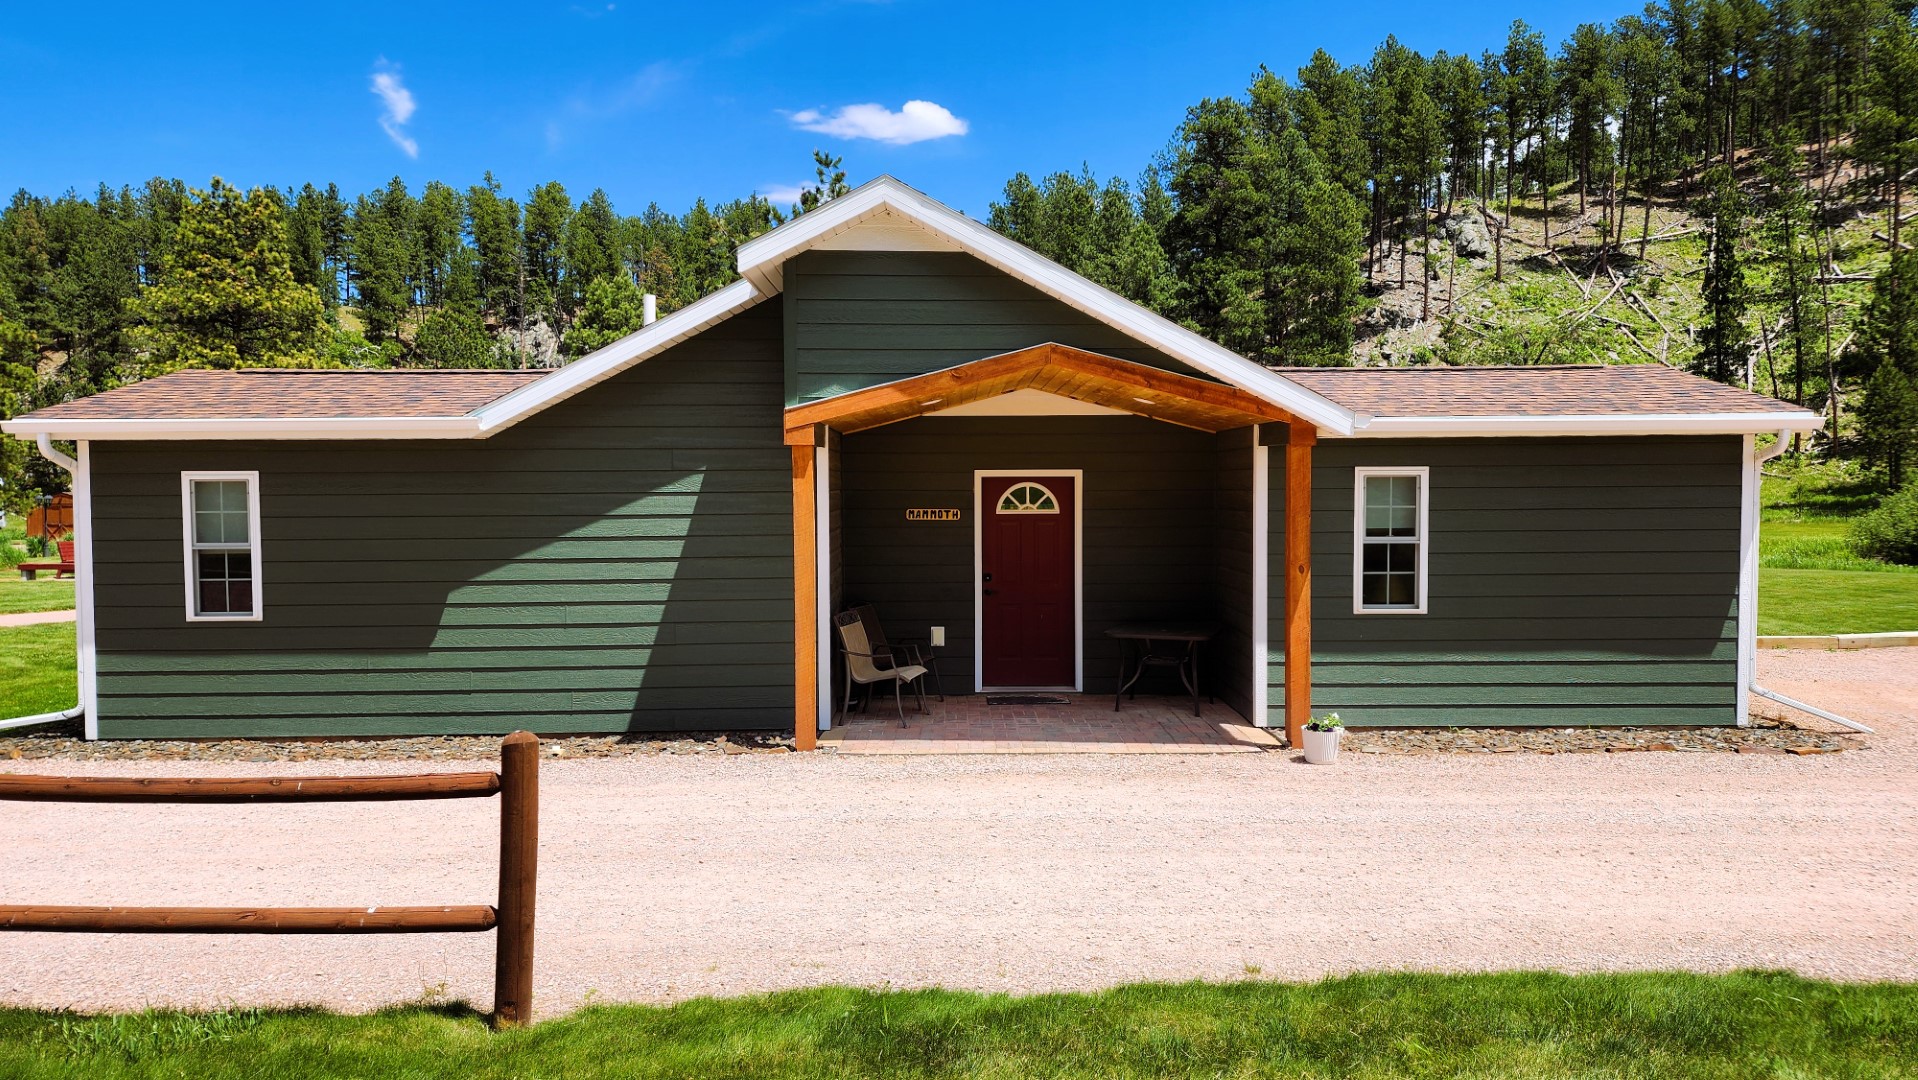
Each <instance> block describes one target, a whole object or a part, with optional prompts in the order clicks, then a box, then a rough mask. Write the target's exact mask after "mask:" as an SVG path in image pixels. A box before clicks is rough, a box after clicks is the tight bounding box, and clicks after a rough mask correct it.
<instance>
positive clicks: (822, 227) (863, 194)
mask: <svg viewBox="0 0 1918 1080" xmlns="http://www.w3.org/2000/svg"><path fill="white" fill-rule="evenodd" d="M887 212H891V213H893V214H897V215H899V216H901V217H904V218H907V219H909V220H911V221H912V222H914V223H915V224H917V225H919V226H920V227H921V228H924V229H926V230H928V231H930V232H932V233H934V234H935V235H938V236H941V237H943V238H945V239H947V240H949V241H951V242H952V243H955V244H957V245H959V247H961V248H962V249H964V250H965V251H966V252H968V253H969V254H971V255H973V256H974V257H976V258H978V259H980V260H981V261H983V262H985V263H987V264H988V265H991V266H993V267H996V268H997V269H999V270H1002V271H1004V272H1006V273H1008V274H1010V275H1012V276H1013V277H1016V278H1018V279H1019V280H1021V281H1024V282H1025V283H1026V284H1028V285H1031V286H1033V287H1034V288H1037V289H1039V290H1040V291H1041V292H1044V293H1046V294H1047V295H1049V296H1051V297H1053V298H1054V299H1057V300H1060V301H1062V302H1064V303H1066V304H1068V305H1070V306H1071V307H1074V308H1077V309H1078V310H1080V311H1082V312H1084V313H1086V314H1087V315H1090V316H1092V317H1093V318H1095V319H1098V320H1099V321H1100V322H1103V323H1105V324H1106V325H1108V326H1111V327H1113V328H1115V329H1118V330H1121V331H1124V332H1125V333H1126V334H1127V335H1129V336H1130V337H1132V338H1133V339H1134V340H1137V341H1139V342H1141V343H1143V344H1146V345H1150V346H1152V347H1153V348H1155V349H1158V350H1159V351H1161V352H1164V353H1166V354H1167V355H1169V356H1173V357H1175V358H1177V359H1179V360H1181V361H1183V362H1185V363H1187V364H1190V365H1191V366H1192V367H1194V368H1195V369H1197V370H1199V371H1203V372H1205V373H1206V374H1208V375H1211V376H1213V377H1215V378H1218V379H1222V380H1224V381H1225V382H1227V383H1229V384H1231V385H1233V386H1236V387H1238V388H1239V389H1241V390H1244V391H1246V392H1247V393H1250V394H1256V395H1258V396H1259V397H1261V398H1263V399H1265V400H1266V401H1269V402H1271V403H1272V404H1274V405H1277V406H1278V407H1280V408H1282V409H1284V410H1286V411H1287V412H1290V413H1292V414H1293V415H1295V416H1298V417H1300V418H1301V419H1303V420H1306V421H1308V422H1309V423H1311V424H1313V425H1314V426H1315V427H1317V428H1319V429H1320V430H1321V431H1323V432H1325V433H1327V434H1337V435H1349V434H1351V433H1352V432H1353V430H1354V429H1356V428H1357V427H1359V426H1360V425H1361V418H1360V417H1359V416H1358V415H1357V414H1356V413H1354V412H1352V411H1351V410H1350V409H1346V408H1344V407H1343V406H1340V405H1338V404H1336V403H1334V402H1333V401H1331V400H1330V399H1328V398H1325V397H1322V396H1320V395H1319V394H1316V393H1314V392H1312V391H1310V390H1307V389H1306V388H1305V387H1303V386H1300V385H1299V384H1298V383H1295V382H1293V381H1291V380H1290V379H1287V378H1285V377H1284V376H1282V375H1279V374H1277V373H1276V372H1273V371H1271V370H1269V369H1267V368H1265V367H1263V366H1261V365H1259V364H1255V363H1253V362H1252V361H1250V360H1247V359H1246V358H1245V357H1243V356H1240V355H1239V354H1237V353H1235V352H1232V351H1231V350H1230V349H1227V348H1225V347H1224V346H1221V345H1218V344H1216V343H1214V342H1212V341H1208V340H1207V339H1205V338H1204V337H1201V336H1200V335H1198V334H1195V333H1193V332H1192V331H1190V330H1187V329H1186V328H1185V327H1183V326H1180V325H1178V324H1177V323H1174V322H1172V321H1171V320H1169V319H1166V318H1163V317H1162V316H1159V315H1155V314H1153V313H1152V312H1150V311H1147V310H1146V309H1145V308H1142V307H1140V306H1139V305H1137V304H1135V303H1133V302H1132V301H1130V300H1127V299H1126V298H1125V297H1122V296H1120V295H1119V294H1118V293H1115V292H1113V291H1111V290H1110V289H1107V288H1105V287H1104V286H1101V285H1096V284H1094V283H1092V282H1091V281H1088V280H1086V279H1085V278H1083V277H1080V276H1079V275H1078V274H1075V273H1073V272H1072V271H1070V270H1067V269H1066V268H1065V267H1063V266H1060V265H1059V264H1058V263H1055V262H1053V261H1052V260H1051V259H1048V258H1045V257H1044V256H1042V255H1039V254H1038V253H1036V252H1034V251H1032V250H1030V249H1029V248H1026V247H1024V246H1023V245H1020V244H1017V243H1015V242H1013V241H1011V240H1008V239H1006V238H1005V237H1003V236H1001V235H999V234H998V233H996V232H994V231H993V230H992V229H991V228H989V227H987V226H986V225H984V224H982V223H980V222H978V221H974V220H973V219H972V218H969V217H966V216H965V215H964V214H960V213H958V212H957V211H954V210H952V209H949V208H947V207H945V206H942V205H940V204H939V203H938V202H936V201H934V200H932V199H930V198H928V197H927V196H925V195H922V194H920V193H919V192H917V191H914V190H913V189H912V188H909V187H907V186H906V185H904V184H902V183H900V182H899V181H897V180H895V179H893V178H892V177H890V176H882V177H880V178H879V179H877V180H873V181H870V182H868V183H865V184H862V185H860V186H859V187H858V188H855V189H854V190H853V191H851V192H849V193H847V194H845V195H841V196H840V197H839V198H837V199H833V200H832V201H830V202H828V203H826V204H825V205H824V206H821V207H819V208H818V209H816V210H812V211H809V212H807V213H805V214H802V215H801V216H799V217H798V218H795V219H794V220H793V221H790V222H788V223H787V224H785V225H782V226H780V227H779V228H777V229H774V230H773V231H772V232H769V233H767V234H765V235H764V236H760V237H757V238H755V239H752V240H749V241H747V242H746V243H744V244H741V245H740V246H739V273H740V276H741V277H743V278H745V279H746V280H748V281H751V282H752V283H753V284H754V285H755V286H757V287H758V288H759V289H760V290H761V291H762V292H766V293H775V292H778V291H780V289H781V288H783V287H784V284H785V280H784V272H783V266H784V263H785V261H786V260H787V259H789V258H791V257H792V256H794V255H797V254H798V253H799V252H801V251H805V250H807V249H809V248H812V247H816V246H818V245H819V244H821V243H823V242H824V241H826V240H827V239H829V238H831V237H833V236H836V235H837V234H839V233H842V232H844V231H846V230H847V229H850V228H853V227H854V226H856V225H858V224H860V223H861V222H863V221H866V220H867V219H869V218H871V217H873V216H874V215H876V214H883V213H887Z"/></svg>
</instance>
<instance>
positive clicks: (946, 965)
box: [0, 649, 1918, 1016]
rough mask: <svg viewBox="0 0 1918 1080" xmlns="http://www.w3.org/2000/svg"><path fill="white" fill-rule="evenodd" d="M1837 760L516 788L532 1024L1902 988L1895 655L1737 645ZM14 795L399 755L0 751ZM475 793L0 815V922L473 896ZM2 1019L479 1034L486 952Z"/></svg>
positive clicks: (242, 956) (1907, 880) (162, 959)
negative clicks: (363, 1021) (1576, 987)
mask: <svg viewBox="0 0 1918 1080" xmlns="http://www.w3.org/2000/svg"><path fill="white" fill-rule="evenodd" d="M1759 665H1760V671H1761V675H1762V677H1763V678H1764V679H1765V680H1766V682H1767V683H1768V684H1769V685H1771V686H1772V687H1773V688H1775V689H1778V690H1780V691H1783V692H1785V693H1788V694H1794V695H1798V696H1803V697H1806V698H1808V699H1810V700H1812V701H1814V702H1817V703H1820V704H1823V705H1826V706H1827V707H1830V708H1833V709H1835V710H1837V711H1840V712H1852V713H1853V714H1854V715H1856V716H1858V717H1859V718H1860V719H1866V720H1868V722H1871V723H1873V724H1875V725H1876V726H1877V727H1878V729H1879V731H1880V733H1881V734H1880V735H1879V736H1877V737H1875V738H1872V739H1869V740H1867V742H1868V743H1869V746H1868V748H1865V749H1858V750H1850V751H1847V752H1844V753H1839V754H1828V755H1819V756H1813V757H1805V758H1798V757H1773V756H1759V755H1733V754H1703V753H1701V754H1686V753H1676V754H1673V753H1666V754H1643V753H1640V754H1623V755H1561V756H1555V757H1547V756H1537V755H1529V754H1526V755H1497V756H1494V755H1440V756H1435V757H1399V756H1378V757H1374V756H1364V755H1348V756H1347V758H1346V760H1345V761H1344V762H1343V763H1341V764H1340V765H1339V766H1338V767H1336V768H1314V767H1307V766H1304V765H1302V764H1298V763H1296V762H1295V760H1294V759H1293V758H1292V756H1291V755H1290V754H1281V753H1272V754H1253V755H1224V756H1218V757H1172V758H1168V757H1091V758H1087V757H1002V758H852V757H832V756H826V755H764V756H761V755H742V756H737V757H731V756H719V755H699V756H657V755H656V756H648V757H633V758H623V759H613V760H587V761H555V762H549V763H547V764H546V766H545V767H544V773H543V778H542V782H543V785H544V790H543V796H544V800H543V804H542V817H543V830H542V831H543V836H544V847H543V850H542V853H541V858H542V867H541V897H540V917H539V940H538V963H537V975H538V978H537V990H536V994H537V1007H538V1008H539V1010H540V1011H541V1013H542V1015H546V1016H551V1015H553V1014H554V1013H555V1012H557V1011H560V1010H562V1009H566V1008H569V1007H572V1006H574V1005H577V1004H578V1003H579V1002H581V1001H583V1000H587V999H588V998H597V999H599V1000H639V1001H659V1000H671V999H678V998H684V997H689V996H694V995H702V994H722V995H724V994H741V993H747V992H752V991H759V990H770V989H777V988H782V987H794V986H808V985H817V984H821V983H852V984H860V985H869V986H888V985H889V986H895V987H904V986H925V985H942V986H949V987H965V988H975V989H981V990H1004V991H1015V992H1017V991H1036V990H1057V989H1077V988H1093V987H1100V986H1106V985H1110V984H1114V983H1121V982H1128V981H1134V980H1141V979H1191V978H1204V979H1236V978H1244V977H1246V976H1247V975H1251V974H1256V975H1260V976H1263V977H1267V978H1309V977H1315V976H1319V975H1324V974H1327V973H1335V972H1343V971H1350V970H1353V969H1368V968H1423V969H1444V970H1479V969H1494V968H1540V967H1550V968H1559V969H1564V970H1574V971H1584V970H1611V969H1624V968H1688V969H1696V970H1703V971H1715V970H1723V969H1727V968H1735V967H1751V966H1757V967H1773V968H1781V967H1782V968H1792V969H1795V970H1797V971H1801V972H1804V973H1806V974H1810V975H1818V976H1828V977H1834V978H1841V979H1903V980H1910V979H1918V869H1915V868H1918V825H1915V824H1914V810H1918V649H1884V650H1875V651H1870V652H1850V653H1817V652H1767V653H1764V654H1762V655H1761V656H1760V658H1759ZM5 767H11V768H13V769H15V770H16V771H34V772H51V771H66V772H76V773H79V772H94V773H100V772H113V773H121V774H127V773H141V774H146V775H157V774H191V775H221V774H233V775H240V774H251V773H273V772H278V773H281V774H285V773H288V772H291V771H296V770H297V771H300V772H332V773H342V772H349V773H350V772H360V773H364V772H369V771H380V770H381V769H382V768H385V770H386V771H394V772H404V771H410V769H409V767H408V766H406V765H405V764H403V763H394V764H392V765H390V766H385V765H383V764H376V763H367V762H325V763H308V764H302V765H298V766H288V765H257V764H245V763H227V762H222V763H198V762H194V763H180V762H156V763H138V764H129V763H121V762H110V763H96V762H88V763H71V764H68V763H54V762H46V761H41V762H0V768H5ZM496 814H497V810H496V804H495V803H493V802H491V801H487V802H450V803H414V804H366V805H317V806H308V807H298V808H294V809H290V810H289V809H284V808H282V809H277V810H276V809H263V808H256V807H245V806H209V807H191V806H84V805H62V804H37V803H5V804H0V822H4V825H3V826H0V859H4V863H0V866H3V867H4V870H3V871H0V900H4V901H6V902H15V903H17V902H23V901H36V902H47V903H96V904H98V903H129V902H131V903H144V904H247V903H258V904H374V903H379V904H408V903H435V902H460V903H474V902H489V900H490V897H491V895H492V891H493V885H494V873H495V870H494V854H493V852H492V850H490V848H489V845H490V844H492V843H493V838H494V836H495V835H496V833H495V830H496V827H497V825H496V817H495V815H496ZM0 942H3V948H4V953H0V955H4V957H5V962H4V964H0V1003H5V1004H11V1005H35V1006H67V1007H72V1008H77V1009H88V1010H96V1009H123V1008H135V1007H139V1006H143V1005H149V1004H152V1005H162V1004H164V1005H198V1006H207V1005H219V1004H225V1003H237V1004H247V1005H253V1004H269V1003H306V1002H312V1003H320V1004H324V1005H328V1006H332V1007H334V1008H340V1009H349V1010H358V1009H368V1008H374V1007H377V1006H380V1005H384V1004H388V1003H391V1002H394V1001H399V1000H404V999H410V998H417V997H420V996H421V995H422V994H425V995H428V996H434V995H446V996H451V997H459V998H465V999H467V1000H469V1001H471V1002H473V1003H474V1004H475V1005H478V1006H480V1007H482V1008H484V1007H486V1006H487V1003H488V999H489V998H490V996H491V981H492V976H491V973H492V936H491V935H490V934H488V935H465V936H453V935H445V936H438V935H435V936H411V937H369V938H320V937H315V938H297V937H292V938H272V937H230V938H221V937H191V936H180V937H174V936H159V937H139V936H118V937H114V936H88V935H62V934H18V935H6V936H5V937H3V938H0Z"/></svg>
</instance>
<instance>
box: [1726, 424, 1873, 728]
mask: <svg viewBox="0 0 1918 1080" xmlns="http://www.w3.org/2000/svg"><path fill="white" fill-rule="evenodd" d="M1819 419H1820V421H1821V422H1822V420H1823V417H1820V418H1819ZM1821 426H1822V423H1821ZM1791 431H1792V429H1790V428H1786V429H1783V430H1780V431H1779V432H1778V438H1777V439H1776V441H1774V442H1773V443H1772V444H1771V446H1770V447H1769V448H1767V449H1766V450H1765V451H1764V452H1763V453H1759V452H1757V450H1756V449H1755V448H1754V447H1753V446H1752V442H1753V440H1752V439H1751V437H1750V436H1747V437H1746V440H1745V448H1746V453H1745V476H1744V488H1745V491H1744V496H1745V499H1744V505H1743V506H1741V507H1740V508H1739V512H1740V515H1741V520H1740V522H1739V525H1740V529H1739V532H1740V537H1739V539H1740V545H1739V546H1740V551H1739V567H1738V685H1739V686H1740V687H1741V688H1743V689H1744V690H1747V691H1750V692H1751V693H1754V694H1757V695H1758V696H1759V697H1762V698H1769V699H1771V700H1772V701H1776V702H1778V703H1779V704H1780V705H1788V706H1790V707H1791V708H1794V709H1797V710H1799V711H1801V712H1807V713H1810V714H1811V715H1813V716H1816V717H1819V718H1820V719H1823V720H1829V721H1831V722H1832V723H1834V724H1837V725H1839V726H1841V727H1847V728H1850V729H1851V730H1853V731H1857V732H1862V733H1863V734H1866V735H1875V734H1877V733H1876V732H1874V731H1873V730H1872V729H1870V728H1868V727H1866V726H1865V725H1863V724H1861V723H1859V722H1858V721H1856V720H1847V719H1845V718H1844V717H1842V716H1839V715H1838V714H1837V713H1834V712H1827V711H1825V710H1824V709H1821V708H1819V707H1818V706H1816V705H1808V704H1806V703H1805V702H1802V701H1799V700H1798V699H1797V698H1789V697H1786V696H1785V695H1783V694H1780V693H1778V692H1777V691H1775V690H1767V689H1765V688H1764V687H1762V686H1760V685H1758V505H1759V501H1760V500H1759V494H1758V491H1759V488H1758V477H1759V468H1760V467H1761V466H1763V465H1764V464H1765V462H1767V461H1770V460H1771V459H1773V458H1775V457H1777V456H1778V455H1780V454H1782V453H1784V452H1785V444H1786V437H1787V436H1788V435H1790V434H1791ZM1738 705H1739V711H1738V726H1739V727H1749V726H1751V715H1750V709H1749V708H1748V707H1747V703H1746V702H1745V701H1744V700H1743V699H1742V698H1741V700H1740V701H1739V703H1738Z"/></svg>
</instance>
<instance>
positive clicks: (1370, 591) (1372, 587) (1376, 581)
mask: <svg viewBox="0 0 1918 1080" xmlns="http://www.w3.org/2000/svg"><path fill="white" fill-rule="evenodd" d="M1385 595H1386V591H1385V575H1384V574H1367V575H1365V589H1364V592H1363V593H1362V594H1361V600H1360V602H1361V603H1363V604H1364V605H1365V606H1366V607H1379V606H1381V605H1383V604H1385V603H1386V602H1387V601H1386V599H1385Z"/></svg>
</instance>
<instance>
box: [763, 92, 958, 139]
mask: <svg viewBox="0 0 1918 1080" xmlns="http://www.w3.org/2000/svg"><path fill="white" fill-rule="evenodd" d="M792 122H793V126H794V127H797V128H799V129H801V130H802V131H817V132H819V133H820V134H822V135H835V136H838V137H839V138H842V139H876V140H878V141H879V142H882V143H889V144H891V145H893V146H906V145H909V144H911V143H916V142H925V141H926V140H927V139H943V138H945V137H946V136H948V135H964V134H965V133H966V132H967V131H969V130H971V128H972V125H970V124H968V123H966V121H964V120H961V119H960V118H959V117H957V116H954V115H952V112H951V110H949V109H947V108H946V107H945V106H944V105H938V104H935V103H933V102H930V101H908V102H906V103H905V104H904V105H902V106H900V108H899V111H898V112H893V111H892V110H891V109H888V108H886V107H885V106H884V105H874V104H870V103H869V104H865V105H847V106H844V107H842V108H840V109H839V111H838V112H835V113H833V114H831V115H830V116H828V115H826V114H825V113H822V112H820V111H819V110H818V109H806V110H804V111H802V112H796V113H793V114H792Z"/></svg>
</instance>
